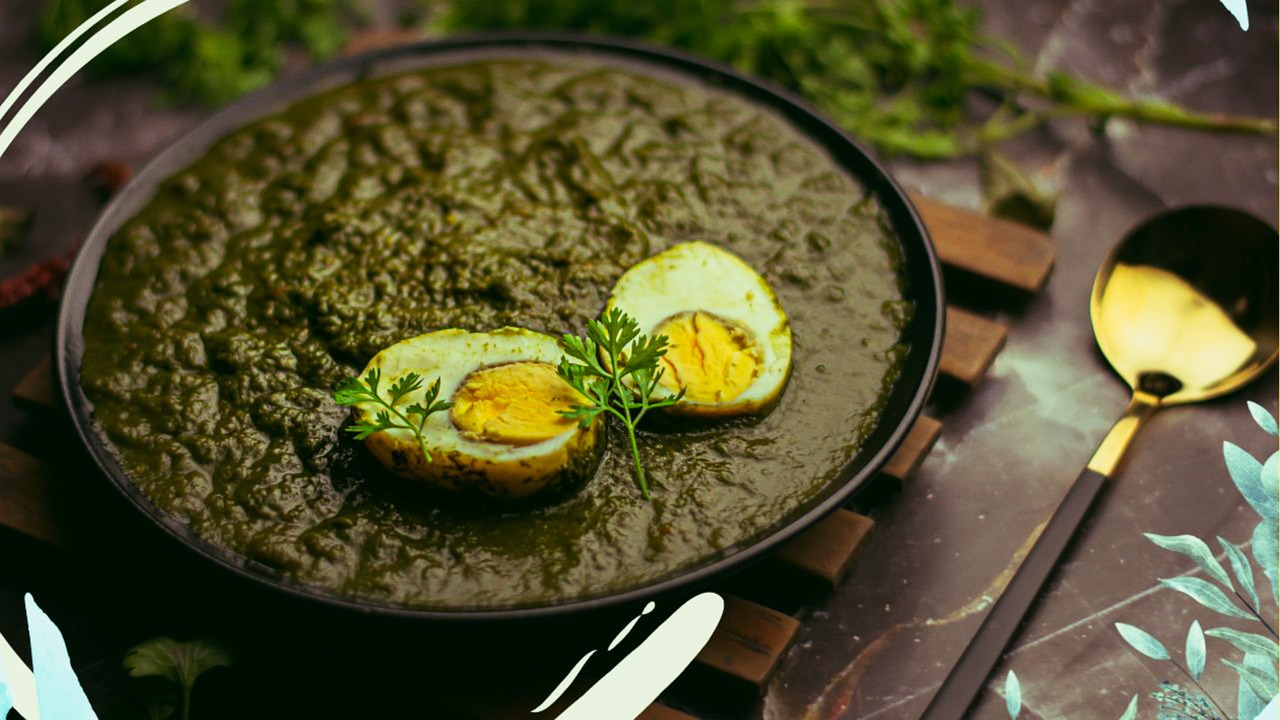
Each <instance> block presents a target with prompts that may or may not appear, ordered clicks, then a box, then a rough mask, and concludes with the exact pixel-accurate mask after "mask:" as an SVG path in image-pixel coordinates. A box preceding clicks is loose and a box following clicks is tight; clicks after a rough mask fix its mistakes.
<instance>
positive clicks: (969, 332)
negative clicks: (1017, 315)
mask: <svg viewBox="0 0 1280 720" xmlns="http://www.w3.org/2000/svg"><path fill="white" fill-rule="evenodd" d="M1008 332H1009V331H1008V329H1006V328H1005V326H1003V325H1001V324H1000V323H997V322H994V321H992V320H988V319H986V318H984V317H982V316H980V315H974V314H973V313H971V312H968V311H967V310H961V309H960V308H958V307H952V306H950V305H948V306H947V332H946V335H945V336H944V337H943V339H942V357H941V359H940V362H939V366H938V370H939V371H941V372H942V374H944V375H947V376H949V377H952V378H955V379H956V380H959V381H960V382H962V383H964V384H965V385H970V386H972V385H976V384H977V383H978V381H979V380H981V379H982V378H983V376H985V375H986V374H987V370H988V369H989V368H990V367H991V363H992V362H993V361H994V360H995V359H996V355H998V354H1000V350H1001V348H1003V347H1004V341H1005V338H1006V337H1007V336H1008Z"/></svg>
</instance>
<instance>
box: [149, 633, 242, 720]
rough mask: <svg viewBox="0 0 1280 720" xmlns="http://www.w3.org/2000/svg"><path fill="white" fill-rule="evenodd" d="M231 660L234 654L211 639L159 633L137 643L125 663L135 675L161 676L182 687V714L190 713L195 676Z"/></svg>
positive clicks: (230, 662) (183, 716) (225, 664)
mask: <svg viewBox="0 0 1280 720" xmlns="http://www.w3.org/2000/svg"><path fill="white" fill-rule="evenodd" d="M231 664H232V661H231V655H230V654H229V653H228V652H227V651H226V649H224V648H223V647H221V646H220V645H217V644H215V643H213V642H210V641H208V640H191V641H189V642H178V641H176V640H173V639H172V638H169V637H158V638H153V639H151V640H147V641H146V642H143V643H140V644H138V645H135V646H134V647H133V648H132V649H130V650H129V652H128V653H127V654H126V655H125V657H124V667H125V669H126V670H128V671H129V675H131V676H133V677H148V676H155V677H161V678H164V679H166V680H168V681H169V682H172V683H175V684H177V685H178V686H179V687H180V688H181V690H182V718H183V720H187V718H189V717H190V715H191V690H192V688H194V687H195V684H196V680H197V679H198V678H199V677H200V676H201V675H203V674H204V673H205V672H207V671H209V670H212V669H213V668H216V667H227V666H230V665H231Z"/></svg>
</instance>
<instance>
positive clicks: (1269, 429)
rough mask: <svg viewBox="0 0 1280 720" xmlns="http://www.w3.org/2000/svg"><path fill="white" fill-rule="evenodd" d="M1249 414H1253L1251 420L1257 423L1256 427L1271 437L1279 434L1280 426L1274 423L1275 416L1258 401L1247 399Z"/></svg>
mask: <svg viewBox="0 0 1280 720" xmlns="http://www.w3.org/2000/svg"><path fill="white" fill-rule="evenodd" d="M1249 414H1250V415H1252V416H1253V421H1254V422H1256V423H1258V427H1260V428H1262V429H1263V430H1264V431H1266V433H1267V434H1268V435H1270V436H1272V437H1276V436H1277V435H1280V426H1277V425H1276V418H1275V416H1274V415H1272V414H1271V413H1270V412H1268V411H1267V409H1266V408H1264V407H1262V406H1261V405H1259V404H1258V403H1256V402H1254V401H1252V400H1250V401H1249Z"/></svg>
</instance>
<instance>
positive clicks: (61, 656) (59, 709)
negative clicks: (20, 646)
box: [26, 593, 98, 720]
mask: <svg viewBox="0 0 1280 720" xmlns="http://www.w3.org/2000/svg"><path fill="white" fill-rule="evenodd" d="M26 601H27V632H28V633H30V635H31V671H32V672H33V673H35V677H36V701H37V702H38V703H39V705H40V717H41V718H43V719H44V720H97V717H98V716H97V715H95V714H94V712H93V708H92V707H90V705H89V699H88V698H87V697H85V694H84V689H83V688H81V687H80V679H79V678H77V677H76V673H75V671H74V670H72V669H71V657H70V656H69V655H68V654H67V644H66V641H64V640H63V639H62V632H61V631H60V630H58V626H57V625H54V624H53V621H52V620H50V619H49V616H48V615H45V613H44V611H43V610H41V609H40V606H38V605H36V601H35V599H34V598H32V597H31V593H27V596H26Z"/></svg>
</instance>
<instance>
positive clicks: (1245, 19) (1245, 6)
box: [1222, 0, 1275, 435]
mask: <svg viewBox="0 0 1280 720" xmlns="http://www.w3.org/2000/svg"><path fill="white" fill-rule="evenodd" d="M1222 5H1223V7H1225V8H1226V9H1227V11H1228V12H1230V13H1231V14H1232V15H1234V16H1235V18H1236V22H1238V23H1240V29H1241V30H1248V29H1249V3H1248V0H1222ZM1252 404H1253V403H1250V405H1252ZM1272 434H1273V435H1274V434H1275V433H1272Z"/></svg>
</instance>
